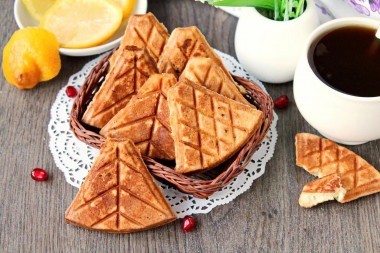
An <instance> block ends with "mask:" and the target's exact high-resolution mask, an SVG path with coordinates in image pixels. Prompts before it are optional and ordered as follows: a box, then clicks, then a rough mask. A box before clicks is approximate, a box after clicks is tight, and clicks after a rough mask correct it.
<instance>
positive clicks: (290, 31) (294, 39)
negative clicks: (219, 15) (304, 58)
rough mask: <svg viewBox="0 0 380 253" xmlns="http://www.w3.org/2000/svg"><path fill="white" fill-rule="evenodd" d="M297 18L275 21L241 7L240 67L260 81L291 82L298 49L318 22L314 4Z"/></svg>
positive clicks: (237, 47)
mask: <svg viewBox="0 0 380 253" xmlns="http://www.w3.org/2000/svg"><path fill="white" fill-rule="evenodd" d="M306 2H307V4H306V9H305V11H304V13H303V14H302V15H301V16H299V17H298V18H295V19H292V20H289V21H275V20H272V19H269V18H267V17H264V16H263V15H261V14H260V13H259V12H258V11H257V10H256V9H255V8H250V7H244V8H243V11H242V13H241V16H240V18H239V21H238V24H237V26H236V32H235V51H236V55H237V58H238V60H239V62H240V63H241V65H242V66H243V67H244V68H245V69H246V70H248V72H249V73H250V74H252V75H253V76H255V77H257V78H258V79H260V80H261V81H264V82H269V83H284V82H289V81H291V80H293V77H294V71H295V69H296V65H297V61H298V58H299V57H300V54H301V48H302V46H303V45H304V43H305V41H306V39H307V38H308V36H309V35H310V33H311V32H312V31H313V30H314V29H315V28H317V27H318V25H319V20H318V14H317V9H316V7H315V4H314V0H307V1H306Z"/></svg>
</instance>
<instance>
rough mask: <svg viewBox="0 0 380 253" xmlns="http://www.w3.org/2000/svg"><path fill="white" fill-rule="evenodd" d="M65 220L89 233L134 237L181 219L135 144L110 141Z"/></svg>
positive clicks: (106, 143) (126, 141)
mask: <svg viewBox="0 0 380 253" xmlns="http://www.w3.org/2000/svg"><path fill="white" fill-rule="evenodd" d="M65 218H66V222H67V223H71V224H74V225H77V226H80V227H84V228H87V229H93V230H100V231H104V232H110V233H130V232H135V231H140V230H146V229H150V228H154V227H158V226H161V225H163V224H166V223H169V222H171V221H173V220H175V219H176V218H177V216H176V214H175V213H174V212H173V210H172V209H171V206H170V204H169V202H168V201H167V200H166V198H165V196H164V194H163V192H162V189H161V188H160V187H159V186H158V185H157V184H156V183H155V182H154V179H153V177H152V176H151V175H150V173H149V171H148V169H147V168H146V166H145V164H144V162H143V160H142V158H141V155H140V153H139V150H138V149H137V148H136V147H135V146H134V144H133V142H132V141H130V140H128V139H125V140H121V139H118V140H116V139H107V141H106V142H105V143H103V144H102V147H101V150H100V154H99V156H98V157H97V158H96V160H95V162H94V164H93V165H92V167H91V169H90V171H89V173H88V175H87V177H86V179H85V181H84V183H83V184H82V186H81V188H80V190H79V192H78V194H77V196H76V197H75V199H74V201H73V202H72V203H71V205H70V207H69V208H68V209H67V211H66V215H65Z"/></svg>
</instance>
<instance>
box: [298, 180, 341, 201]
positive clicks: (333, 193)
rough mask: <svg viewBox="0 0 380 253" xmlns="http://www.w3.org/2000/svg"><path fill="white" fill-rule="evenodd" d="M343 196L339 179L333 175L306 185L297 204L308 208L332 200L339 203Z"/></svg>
mask: <svg viewBox="0 0 380 253" xmlns="http://www.w3.org/2000/svg"><path fill="white" fill-rule="evenodd" d="M345 194H346V190H345V189H344V188H343V187H342V184H341V180H340V177H339V176H338V174H336V173H334V174H331V175H328V176H325V177H322V178H318V179H316V180H314V181H312V182H310V183H307V184H306V185H305V186H304V187H303V189H302V193H301V195H300V198H299V201H298V202H299V204H300V206H302V207H306V208H309V207H313V206H315V205H318V204H320V203H322V202H326V201H329V200H334V199H336V200H337V201H339V202H341V201H342V200H343V198H344V195H345Z"/></svg>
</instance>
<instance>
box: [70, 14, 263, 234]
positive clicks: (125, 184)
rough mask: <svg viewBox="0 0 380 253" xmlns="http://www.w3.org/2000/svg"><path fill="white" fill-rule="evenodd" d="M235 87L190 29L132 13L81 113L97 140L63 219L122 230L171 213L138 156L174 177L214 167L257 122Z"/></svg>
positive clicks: (197, 33)
mask: <svg viewBox="0 0 380 253" xmlns="http://www.w3.org/2000/svg"><path fill="white" fill-rule="evenodd" d="M242 93H243V94H244V90H243V89H242V88H241V87H239V86H238V85H237V84H236V83H235V82H234V80H233V78H232V76H231V75H230V73H229V72H228V71H227V69H226V68H225V66H224V65H223V63H222V61H221V59H220V58H219V57H218V55H217V54H216V53H215V52H214V50H213V49H212V48H211V47H210V46H209V44H208V43H207V41H206V39H205V37H204V36H203V35H202V33H201V32H200V31H199V30H198V28H196V27H186V28H177V29H174V31H173V32H172V33H171V35H169V33H168V31H167V29H166V28H165V27H164V26H163V24H161V23H159V22H158V20H157V19H156V18H155V17H154V15H153V14H151V13H148V14H145V15H134V16H132V17H131V18H130V19H129V21H128V26H127V28H126V32H125V35H124V37H123V39H122V41H121V45H120V47H119V49H118V50H117V51H115V53H114V54H113V56H112V57H111V59H110V66H109V70H108V74H107V76H106V77H105V80H104V82H103V84H102V86H101V87H100V89H99V90H98V92H97V93H96V94H95V96H94V98H93V100H92V102H91V103H90V104H89V106H88V107H87V110H86V111H85V113H84V115H83V117H82V122H83V123H85V124H87V125H90V126H92V127H95V128H98V129H99V130H100V134H101V135H103V136H104V137H105V138H106V142H105V143H104V144H103V145H102V147H101V151H100V155H99V157H98V158H97V159H96V161H95V163H94V165H93V167H92V168H91V170H90V172H89V175H88V176H87V178H86V180H85V182H84V184H83V185H82V187H81V189H80V191H79V193H78V195H77V196H76V198H75V199H74V201H73V203H72V205H71V206H70V207H69V209H68V210H67V212H66V221H67V222H69V223H73V224H76V225H79V226H82V227H85V228H88V229H95V230H102V231H107V232H125V233H127V232H133V231H138V230H143V229H148V228H152V227H156V226H159V225H162V224H165V223H167V222H170V221H172V220H174V219H176V215H175V213H174V212H173V211H172V209H171V207H170V205H169V204H168V202H167V200H166V199H165V197H164V195H163V193H162V190H161V189H160V187H159V186H158V185H157V184H156V183H155V182H154V180H153V178H152V176H151V175H150V174H149V171H148V170H147V168H146V166H145V164H144V162H143V160H142V159H141V155H144V156H148V157H150V158H153V159H162V160H168V161H171V160H173V161H175V164H176V166H175V168H174V170H175V171H176V172H178V173H183V174H196V173H200V172H204V171H206V170H210V169H212V168H215V167H216V166H218V165H220V164H222V163H223V162H225V161H226V160H228V159H229V158H231V157H232V156H233V155H234V154H236V153H237V151H239V150H240V149H241V148H242V147H243V146H244V144H246V143H247V142H248V141H249V139H250V138H251V137H252V136H253V135H254V133H255V132H256V131H257V130H258V129H259V127H260V126H261V124H262V121H263V113H262V112H261V111H259V110H257V109H256V108H255V107H254V106H253V105H252V104H250V103H249V102H248V101H247V100H246V99H245V97H244V95H243V94H242Z"/></svg>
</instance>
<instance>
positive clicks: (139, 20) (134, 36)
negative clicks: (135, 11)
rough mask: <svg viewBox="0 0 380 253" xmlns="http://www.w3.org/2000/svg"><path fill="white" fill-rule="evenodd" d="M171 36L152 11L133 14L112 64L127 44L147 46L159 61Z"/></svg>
mask: <svg viewBox="0 0 380 253" xmlns="http://www.w3.org/2000/svg"><path fill="white" fill-rule="evenodd" d="M169 36H170V35H169V33H168V30H167V29H166V27H165V26H164V25H163V24H162V23H160V22H159V21H158V20H157V19H156V17H155V16H154V15H153V14H152V13H151V12H149V13H147V14H143V15H132V16H131V17H130V18H129V19H128V25H127V28H126V29H125V34H124V36H123V39H122V40H121V42H120V47H119V49H118V50H117V51H116V52H115V54H114V55H113V56H112V58H111V59H110V64H111V66H113V64H114V62H115V59H116V58H117V56H118V55H119V54H120V52H121V51H122V50H123V48H124V47H126V46H136V47H139V48H146V49H147V50H148V52H149V54H150V56H151V57H152V58H153V60H154V61H155V62H156V63H157V62H158V59H159V57H160V56H161V53H162V51H163V50H164V46H165V44H166V42H167V41H168V39H169Z"/></svg>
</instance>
